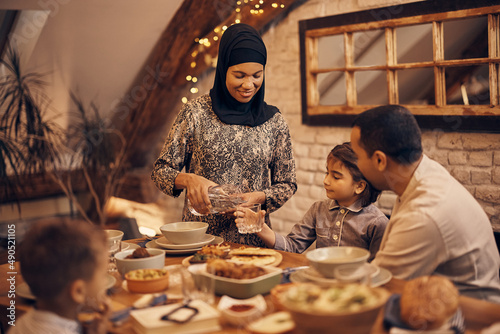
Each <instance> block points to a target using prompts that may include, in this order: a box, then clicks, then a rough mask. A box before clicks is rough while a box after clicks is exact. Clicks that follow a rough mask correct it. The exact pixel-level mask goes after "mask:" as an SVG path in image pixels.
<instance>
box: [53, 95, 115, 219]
mask: <svg viewBox="0 0 500 334" xmlns="http://www.w3.org/2000/svg"><path fill="white" fill-rule="evenodd" d="M71 99H72V101H73V103H74V105H75V106H76V112H74V113H72V114H71V115H72V116H73V121H72V122H70V124H71V125H70V126H69V128H68V132H67V145H68V146H67V148H68V149H69V150H70V152H72V154H71V155H70V159H69V166H68V168H69V169H72V168H73V169H74V168H77V169H78V170H81V172H82V173H83V179H84V180H85V185H86V187H87V189H88V191H89V194H90V199H91V200H90V203H89V205H88V206H86V205H84V204H83V203H82V200H81V199H79V198H78V197H77V196H76V195H75V194H74V192H73V191H72V189H73V183H74V178H71V177H64V175H62V174H55V173H54V174H53V175H52V176H53V177H54V180H55V181H56V182H58V184H59V185H60V186H61V189H63V191H64V192H65V194H66V195H67V196H68V198H69V199H70V200H71V201H72V203H73V204H75V206H76V208H77V209H78V211H79V213H80V214H81V215H82V216H83V218H84V219H86V220H88V221H91V222H94V223H98V224H100V225H105V224H106V221H107V216H106V205H107V204H108V202H109V200H110V198H111V197H112V196H113V195H114V194H116V193H117V192H118V191H119V187H120V185H121V179H122V176H123V171H124V169H123V167H124V166H123V160H124V159H123V158H124V155H125V138H124V137H123V135H122V134H121V132H120V131H118V130H116V129H114V128H113V127H112V126H111V124H109V123H107V122H106V120H105V119H103V118H102V117H101V115H100V112H99V109H98V107H97V106H96V105H95V104H94V103H93V102H91V103H90V105H89V107H86V106H85V104H84V103H83V102H82V100H81V99H80V98H79V97H77V96H76V95H75V94H73V93H71Z"/></svg>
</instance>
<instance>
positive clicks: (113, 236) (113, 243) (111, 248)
mask: <svg viewBox="0 0 500 334" xmlns="http://www.w3.org/2000/svg"><path fill="white" fill-rule="evenodd" d="M105 231H106V234H107V235H108V255H109V265H108V272H110V273H112V272H115V271H117V268H116V263H115V254H116V253H118V252H119V251H120V250H121V244H122V238H123V232H122V231H120V230H105Z"/></svg>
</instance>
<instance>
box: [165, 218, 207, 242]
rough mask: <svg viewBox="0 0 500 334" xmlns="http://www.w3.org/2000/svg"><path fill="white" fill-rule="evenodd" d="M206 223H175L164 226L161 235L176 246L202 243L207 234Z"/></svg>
mask: <svg viewBox="0 0 500 334" xmlns="http://www.w3.org/2000/svg"><path fill="white" fill-rule="evenodd" d="M207 228H208V224H207V223H204V222H175V223H168V224H165V225H162V226H161V227H160V231H161V233H162V234H163V235H164V236H165V238H167V239H168V240H169V241H170V242H172V243H174V244H178V245H181V244H192V243H195V242H198V241H200V240H201V239H202V238H203V236H204V235H205V233H206V232H207Z"/></svg>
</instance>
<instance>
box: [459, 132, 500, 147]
mask: <svg viewBox="0 0 500 334" xmlns="http://www.w3.org/2000/svg"><path fill="white" fill-rule="evenodd" d="M462 140H463V147H464V148H465V149H467V150H494V149H500V134H498V133H464V134H463V135H462Z"/></svg>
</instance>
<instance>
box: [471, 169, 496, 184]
mask: <svg viewBox="0 0 500 334" xmlns="http://www.w3.org/2000/svg"><path fill="white" fill-rule="evenodd" d="M470 179H471V181H472V184H488V185H489V184H491V171H489V170H477V171H476V170H473V171H471V172H470Z"/></svg>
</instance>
